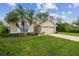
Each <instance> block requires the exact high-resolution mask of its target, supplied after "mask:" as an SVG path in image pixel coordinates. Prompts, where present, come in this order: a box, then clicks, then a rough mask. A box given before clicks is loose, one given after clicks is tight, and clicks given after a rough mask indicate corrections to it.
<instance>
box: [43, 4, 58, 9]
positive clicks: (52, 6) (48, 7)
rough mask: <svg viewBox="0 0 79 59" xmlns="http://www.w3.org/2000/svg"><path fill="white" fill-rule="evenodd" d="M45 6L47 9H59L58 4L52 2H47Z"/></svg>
mask: <svg viewBox="0 0 79 59" xmlns="http://www.w3.org/2000/svg"><path fill="white" fill-rule="evenodd" d="M44 8H46V9H55V10H58V7H57V6H56V4H52V3H46V4H45V5H44Z"/></svg>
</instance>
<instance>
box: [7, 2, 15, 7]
mask: <svg viewBox="0 0 79 59" xmlns="http://www.w3.org/2000/svg"><path fill="white" fill-rule="evenodd" d="M8 5H9V6H12V7H15V6H16V4H15V3H8Z"/></svg>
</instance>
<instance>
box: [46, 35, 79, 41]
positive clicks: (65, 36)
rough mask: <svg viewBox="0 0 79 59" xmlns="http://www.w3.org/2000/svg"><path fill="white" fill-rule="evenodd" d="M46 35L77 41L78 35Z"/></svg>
mask: <svg viewBox="0 0 79 59" xmlns="http://www.w3.org/2000/svg"><path fill="white" fill-rule="evenodd" d="M47 35H50V36H55V37H59V38H64V39H69V40H74V41H79V37H76V36H69V35H64V34H47Z"/></svg>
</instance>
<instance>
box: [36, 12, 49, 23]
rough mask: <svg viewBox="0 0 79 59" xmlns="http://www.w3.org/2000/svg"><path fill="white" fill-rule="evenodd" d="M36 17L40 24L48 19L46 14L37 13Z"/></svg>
mask: <svg viewBox="0 0 79 59" xmlns="http://www.w3.org/2000/svg"><path fill="white" fill-rule="evenodd" d="M36 16H37V18H38V19H39V20H40V23H42V22H44V21H46V20H47V19H48V17H49V14H48V13H39V14H37V15H36Z"/></svg>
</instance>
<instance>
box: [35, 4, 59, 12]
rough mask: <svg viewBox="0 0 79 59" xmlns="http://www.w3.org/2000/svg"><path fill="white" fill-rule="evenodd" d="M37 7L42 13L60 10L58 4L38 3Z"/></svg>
mask: <svg viewBox="0 0 79 59" xmlns="http://www.w3.org/2000/svg"><path fill="white" fill-rule="evenodd" d="M36 7H37V8H38V9H40V12H46V11H47V10H49V9H54V10H58V7H57V6H56V4H52V3H37V4H36Z"/></svg>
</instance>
